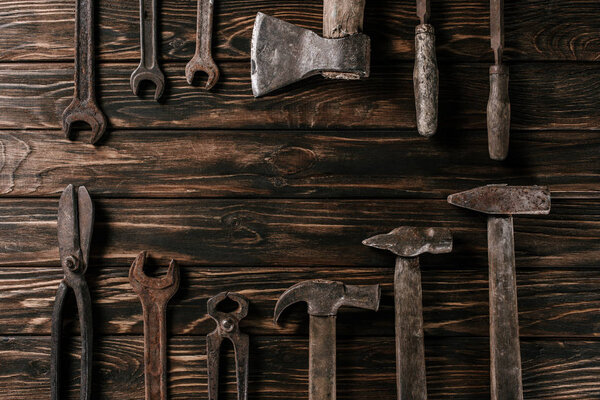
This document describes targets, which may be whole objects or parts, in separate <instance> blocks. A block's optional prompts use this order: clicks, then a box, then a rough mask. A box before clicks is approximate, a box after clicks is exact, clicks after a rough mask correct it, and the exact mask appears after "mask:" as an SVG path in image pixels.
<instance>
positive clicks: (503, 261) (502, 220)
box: [448, 185, 550, 400]
mask: <svg viewBox="0 0 600 400" xmlns="http://www.w3.org/2000/svg"><path fill="white" fill-rule="evenodd" d="M448 202H449V203H450V204H454V205H455V206H458V207H464V208H468V209H470V210H474V211H479V212H482V213H485V214H488V215H489V216H488V228H487V230H488V263H489V279H490V350H491V356H490V363H491V380H492V382H491V393H492V400H520V399H523V384H522V382H521V352H520V346H519V316H518V311H517V281H516V271H515V244H514V230H513V218H512V216H513V215H515V214H517V215H519V214H548V213H549V212H550V192H549V191H548V189H547V188H544V187H539V186H506V185H488V186H483V187H479V188H476V189H472V190H468V191H466V192H461V193H456V194H453V195H450V196H449V197H448Z"/></svg>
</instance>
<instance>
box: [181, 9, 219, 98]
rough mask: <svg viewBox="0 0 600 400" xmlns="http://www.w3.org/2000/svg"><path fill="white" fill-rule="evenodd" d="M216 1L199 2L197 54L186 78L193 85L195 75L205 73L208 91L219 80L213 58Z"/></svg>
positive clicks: (187, 69) (188, 66)
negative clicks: (199, 72) (200, 72)
mask: <svg viewBox="0 0 600 400" xmlns="http://www.w3.org/2000/svg"><path fill="white" fill-rule="evenodd" d="M213 8H214V0H198V15H197V16H196V18H197V22H196V53H195V54H194V57H192V59H191V60H190V62H188V63H187V65H186V66H185V78H186V79H187V81H188V83H189V84H190V85H191V84H192V81H193V80H194V74H195V73H196V72H198V71H203V72H205V73H206V74H207V75H208V80H207V81H206V86H204V88H205V89H206V90H210V89H212V87H213V86H215V84H216V83H217V81H218V80H219V68H218V67H217V64H215V61H214V60H213V57H212V52H211V46H212V28H213Z"/></svg>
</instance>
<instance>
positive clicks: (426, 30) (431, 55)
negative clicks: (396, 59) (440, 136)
mask: <svg viewBox="0 0 600 400" xmlns="http://www.w3.org/2000/svg"><path fill="white" fill-rule="evenodd" d="M438 76H439V73H438V67H437V57H436V54H435V29H434V28H433V26H432V25H429V24H422V25H418V26H417V28H416V29H415V68H414V71H413V84H414V87H415V107H416V111H417V130H418V131H419V134H420V135H421V136H425V137H431V136H433V135H434V134H435V132H436V130H437V122H438V86H439V83H438V82H439V77H438Z"/></svg>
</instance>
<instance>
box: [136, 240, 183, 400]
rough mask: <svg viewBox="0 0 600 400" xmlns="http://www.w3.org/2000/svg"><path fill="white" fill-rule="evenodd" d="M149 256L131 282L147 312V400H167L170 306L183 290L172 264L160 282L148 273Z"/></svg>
mask: <svg viewBox="0 0 600 400" xmlns="http://www.w3.org/2000/svg"><path fill="white" fill-rule="evenodd" d="M145 261H146V252H145V251H144V252H142V253H140V254H139V255H138V256H137V258H136V259H135V261H134V262H133V264H132V265H131V268H130V269H129V282H130V283H131V286H132V287H133V290H134V291H135V292H136V293H137V294H138V296H139V298H140V302H141V303H142V310H143V312H144V375H145V381H146V382H145V388H146V400H166V399H167V316H166V314H167V303H168V302H169V300H170V299H171V297H173V295H174V294H175V292H177V289H179V268H178V266H177V264H175V261H174V260H171V263H170V264H169V269H168V270H167V274H166V275H165V276H162V277H160V278H155V277H149V276H147V275H146V274H145V273H144V262H145Z"/></svg>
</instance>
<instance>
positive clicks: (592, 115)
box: [0, 63, 600, 139]
mask: <svg viewBox="0 0 600 400" xmlns="http://www.w3.org/2000/svg"><path fill="white" fill-rule="evenodd" d="M136 65H137V64H134V63H129V64H112V63H111V64H103V65H100V66H99V67H98V76H99V87H98V90H97V91H98V98H99V99H100V104H101V107H102V109H103V110H104V112H105V113H106V114H107V116H108V118H109V120H110V124H111V126H110V130H113V129H117V128H132V129H134V128H138V129H183V128H186V129H202V128H215V129H296V128H297V129H313V130H314V129H344V128H352V129H361V128H364V129H378V128H381V129H383V128H385V129H415V116H414V114H415V111H414V94H413V84H412V70H413V66H412V64H411V63H401V64H395V65H389V66H374V67H373V68H372V75H371V78H369V79H366V80H362V81H351V82H348V81H345V82H340V81H335V80H325V79H323V78H320V77H313V78H311V79H309V80H308V81H305V82H302V83H297V84H294V85H292V86H290V87H288V88H286V90H284V91H280V92H279V93H278V94H275V95H273V96H267V97H264V98H261V99H254V98H253V97H252V94H251V86H250V64H249V63H243V64H242V63H223V64H222V65H221V67H222V68H221V72H222V74H221V80H220V82H219V83H218V84H217V86H216V87H215V91H214V92H206V91H205V90H203V89H201V88H198V87H191V86H189V85H188V84H187V82H186V81H185V78H184V76H183V71H184V67H185V63H177V64H167V65H165V68H164V70H165V73H166V76H167V88H166V89H165V90H166V92H165V95H164V99H163V100H161V103H160V104H158V103H156V102H154V101H152V100H151V96H152V95H153V93H154V89H153V88H146V90H142V92H143V93H142V97H141V98H139V97H137V96H134V95H133V93H132V92H131V89H130V87H129V76H130V74H131V72H132V71H133V69H134V68H135V66H136ZM440 67H441V68H440V85H441V86H440V122H439V125H440V127H441V129H440V132H439V134H438V135H439V137H444V135H445V134H446V132H457V131H461V130H464V129H479V130H485V129H486V104H487V99H488V95H489V77H488V65H487V64H449V65H441V66H440ZM549 70H552V74H548V71H549ZM598 86H600V68H598V66H597V65H596V64H595V63H556V64H545V63H519V64H514V65H511V86H510V91H511V93H510V96H511V105H512V128H513V129H516V130H519V129H520V130H548V129H551V130H560V129H564V130H574V129H578V130H588V129H589V130H598V127H599V126H600V113H598V112H597V110H598V109H600V96H598V95H597V91H596V90H595V88H597V87H598ZM0 93H2V96H0V109H1V110H2V113H3V115H2V119H1V120H0V129H27V128H32V129H44V128H54V129H58V128H60V125H59V121H60V118H59V117H60V115H61V114H62V112H63V111H64V109H65V107H67V105H68V104H69V103H70V101H71V99H72V97H73V69H72V65H71V64H63V63H56V64H47V63H45V64H39V63H28V64H21V63H18V64H0ZM273 134H276V132H273ZM108 135H110V132H109V133H108ZM86 139H87V138H86Z"/></svg>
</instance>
